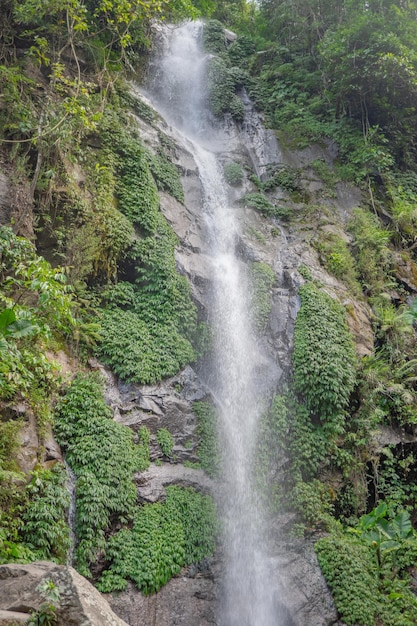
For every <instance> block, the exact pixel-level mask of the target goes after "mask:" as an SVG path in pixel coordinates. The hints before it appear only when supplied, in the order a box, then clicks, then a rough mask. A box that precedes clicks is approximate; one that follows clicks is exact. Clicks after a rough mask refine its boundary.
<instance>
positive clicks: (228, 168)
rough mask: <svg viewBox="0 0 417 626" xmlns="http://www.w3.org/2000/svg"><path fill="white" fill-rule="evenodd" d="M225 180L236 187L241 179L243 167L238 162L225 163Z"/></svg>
mask: <svg viewBox="0 0 417 626" xmlns="http://www.w3.org/2000/svg"><path fill="white" fill-rule="evenodd" d="M224 177H225V179H226V182H227V183H228V184H229V185H232V186H233V187H238V186H239V185H241V184H242V181H243V169H242V167H241V165H239V163H235V162H233V163H226V165H225V166H224Z"/></svg>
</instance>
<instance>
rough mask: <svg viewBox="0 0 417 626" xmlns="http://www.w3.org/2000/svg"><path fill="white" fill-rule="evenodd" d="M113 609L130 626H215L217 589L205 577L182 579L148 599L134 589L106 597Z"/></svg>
mask: <svg viewBox="0 0 417 626" xmlns="http://www.w3.org/2000/svg"><path fill="white" fill-rule="evenodd" d="M106 597H107V599H108V601H109V604H110V606H111V607H112V609H113V610H114V611H115V613H117V615H119V616H120V617H121V618H122V619H124V620H125V621H126V622H127V623H128V624H129V625H130V626H162V625H163V626H213V625H215V624H216V623H217V621H216V615H215V611H216V603H215V599H216V585H215V583H214V582H213V581H212V580H210V579H208V578H204V577H200V576H196V577H195V578H189V577H187V576H184V575H182V576H179V577H178V578H173V579H171V580H170V581H169V582H168V583H167V584H166V585H165V587H163V588H162V589H161V590H160V591H159V592H158V593H156V594H154V595H152V596H148V597H145V596H143V595H142V594H141V593H140V592H139V591H137V590H136V589H135V588H134V587H133V585H129V586H128V588H127V589H126V591H124V592H122V593H119V594H113V595H112V596H106Z"/></svg>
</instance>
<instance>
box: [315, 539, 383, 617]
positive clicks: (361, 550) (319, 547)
mask: <svg viewBox="0 0 417 626" xmlns="http://www.w3.org/2000/svg"><path fill="white" fill-rule="evenodd" d="M314 548H315V551H316V554H317V558H318V560H319V563H320V567H321V569H322V571H323V574H324V577H325V579H326V582H327V584H328V585H329V587H330V589H331V590H332V594H333V597H334V600H335V603H336V606H337V610H338V612H339V614H340V617H341V619H342V620H343V622H344V623H345V624H363V626H374V624H375V615H376V612H377V602H378V595H379V593H378V577H377V575H376V571H375V567H374V564H373V562H372V555H371V553H370V551H369V548H368V547H367V546H365V545H363V544H362V543H361V542H360V541H359V540H358V539H356V538H354V537H349V536H346V535H344V536H338V535H330V536H329V537H324V538H323V539H320V540H319V541H317V543H316V544H315V546H314Z"/></svg>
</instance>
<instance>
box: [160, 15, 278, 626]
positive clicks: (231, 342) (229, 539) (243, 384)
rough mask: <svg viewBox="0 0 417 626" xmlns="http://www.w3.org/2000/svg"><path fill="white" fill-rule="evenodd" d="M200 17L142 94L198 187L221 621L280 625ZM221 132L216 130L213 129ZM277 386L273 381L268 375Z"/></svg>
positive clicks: (177, 35) (251, 352) (172, 38)
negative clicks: (219, 470)
mask: <svg viewBox="0 0 417 626" xmlns="http://www.w3.org/2000/svg"><path fill="white" fill-rule="evenodd" d="M201 33H202V24H201V23H198V22H194V23H187V24H185V25H182V26H181V27H176V28H171V29H170V30H168V31H167V42H166V43H167V45H166V49H165V51H164V53H163V57H162V58H160V59H158V61H157V64H155V66H154V74H155V76H154V79H153V81H152V85H151V86H150V98H151V100H152V102H153V104H154V106H155V107H156V108H157V110H158V111H159V112H160V113H161V114H162V115H163V117H164V118H165V119H166V121H167V122H168V123H169V124H171V125H172V126H173V127H175V128H176V129H177V131H178V132H180V133H181V134H182V137H183V142H184V143H185V144H186V146H187V148H188V150H189V151H190V152H191V153H192V154H193V156H194V160H195V162H196V164H197V166H198V169H199V176H200V180H201V184H202V188H203V195H204V207H203V218H204V222H205V227H206V239H207V246H208V250H207V255H208V256H209V257H210V259H211V265H212V267H211V271H212V284H213V293H212V299H211V310H210V311H209V321H210V324H211V327H212V329H213V331H214V332H213V334H214V348H213V353H214V364H212V366H211V367H210V368H209V371H208V372H207V382H208V385H209V387H210V389H211V390H212V391H213V396H214V397H215V398H216V402H217V405H218V406H217V408H218V413H219V421H220V428H219V437H220V444H221V448H222V450H223V479H222V485H223V486H222V487H221V488H220V489H219V492H220V495H219V510H220V515H221V518H222V527H223V532H224V537H223V546H224V559H225V575H224V581H223V588H222V591H221V601H220V608H219V619H218V623H219V624H220V625H221V626H284V624H287V623H288V622H287V619H286V617H285V616H284V615H281V613H280V606H281V601H280V598H279V580H277V573H276V571H274V570H272V569H271V567H270V564H271V559H270V558H269V556H268V549H267V543H268V541H267V532H266V529H265V521H264V518H265V516H264V514H263V511H262V506H261V503H260V501H259V500H258V498H257V494H256V489H255V487H254V479H253V460H254V454H255V444H256V429H257V423H258V421H259V418H260V416H261V414H262V412H263V411H264V410H265V406H266V403H267V400H268V398H269V397H270V395H271V392H272V389H270V388H268V386H271V377H270V375H269V373H268V372H269V371H270V369H271V368H270V367H269V366H270V363H269V362H268V358H267V357H266V355H265V354H263V352H262V350H261V348H260V347H259V344H260V342H259V341H257V339H256V333H255V332H254V330H253V324H252V320H251V313H250V292H251V285H250V277H249V272H248V269H247V267H246V265H245V263H244V262H243V261H242V260H241V259H240V258H239V256H238V254H237V250H236V247H237V245H236V244H237V242H238V240H239V235H240V232H239V229H240V226H239V220H238V219H237V210H236V208H232V207H230V206H229V204H228V196H227V185H226V183H225V180H224V178H223V172H222V167H221V165H220V163H219V161H218V155H217V154H216V152H217V151H219V150H221V146H222V145H223V146H224V145H225V142H227V137H226V136H225V135H224V133H223V131H222V129H221V127H220V126H219V127H216V126H215V124H214V121H213V119H212V116H211V115H210V113H209V111H208V108H207V94H206V92H205V86H206V83H207V80H206V74H207V61H208V58H209V57H208V55H205V54H204V52H203V50H202V45H201V39H202V37H201ZM222 133H223V135H222ZM274 384H276V381H274Z"/></svg>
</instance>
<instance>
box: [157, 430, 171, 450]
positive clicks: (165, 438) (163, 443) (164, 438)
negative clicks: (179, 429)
mask: <svg viewBox="0 0 417 626" xmlns="http://www.w3.org/2000/svg"><path fill="white" fill-rule="evenodd" d="M156 440H157V442H158V443H159V447H160V448H161V452H162V454H163V455H164V456H171V454H172V448H173V447H174V438H173V436H172V435H171V433H170V432H169V430H167V429H166V428H159V429H158V430H157V432H156Z"/></svg>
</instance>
